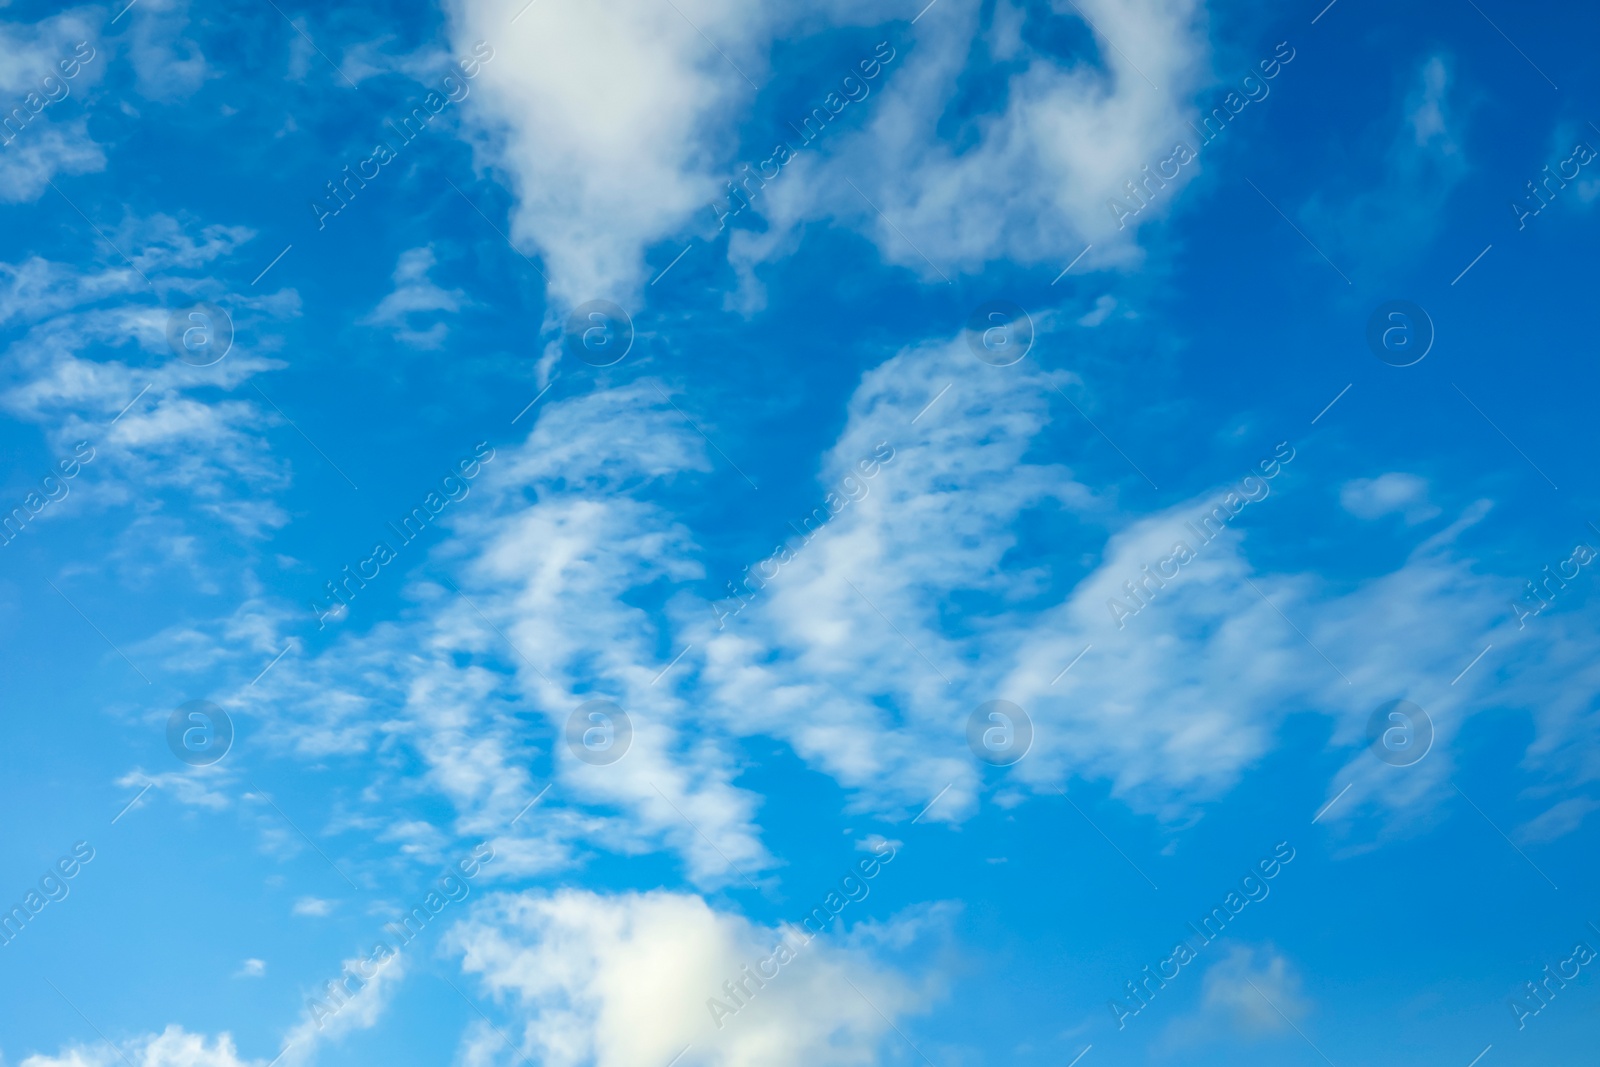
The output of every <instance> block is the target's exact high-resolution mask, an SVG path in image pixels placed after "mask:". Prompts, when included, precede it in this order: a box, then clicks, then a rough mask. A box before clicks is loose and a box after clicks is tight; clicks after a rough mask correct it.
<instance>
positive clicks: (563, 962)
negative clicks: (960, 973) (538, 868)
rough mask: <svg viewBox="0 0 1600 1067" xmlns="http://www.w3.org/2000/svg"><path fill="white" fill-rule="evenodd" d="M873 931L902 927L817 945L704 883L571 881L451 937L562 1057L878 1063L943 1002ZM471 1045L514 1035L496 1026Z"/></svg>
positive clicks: (780, 1064)
mask: <svg viewBox="0 0 1600 1067" xmlns="http://www.w3.org/2000/svg"><path fill="white" fill-rule="evenodd" d="M873 940H877V941H879V942H887V941H892V940H893V935H892V933H890V932H888V931H882V932H877V933H876V936H875V938H873V937H857V938H848V937H847V938H844V939H832V938H827V937H819V938H816V939H815V940H812V941H810V943H809V944H804V943H803V939H802V938H801V937H800V935H798V934H796V933H794V932H792V930H784V929H774V928H770V927H763V926H759V925H757V924H754V923H751V922H750V921H748V920H747V919H745V918H743V917H741V916H738V915H734V914H730V913H726V912H720V911H716V910H714V909H712V908H711V907H710V906H709V905H707V903H706V902H705V901H704V900H702V899H701V898H700V897H697V896H692V895H686V894H679V893H668V892H662V891H657V892H651V893H624V894H617V895H601V894H596V893H592V892H587V891H583V890H573V889H566V890H561V891H559V892H556V893H553V894H543V893H524V894H521V895H510V894H502V895H498V896H495V897H491V898H489V899H488V900H486V901H485V902H484V903H483V904H481V905H479V907H478V908H477V909H475V910H474V912H473V916H472V918H471V919H470V920H468V921H467V922H465V923H463V924H462V925H461V926H459V927H457V928H456V929H455V930H453V931H452V933H451V934H450V936H449V939H448V943H449V944H450V945H451V946H452V947H453V948H454V949H455V950H456V951H458V952H460V953H461V955H462V969H463V970H464V971H465V972H467V973H469V974H474V975H476V976H477V977H478V981H479V983H480V985H481V986H482V987H483V989H484V990H485V991H486V992H487V993H488V994H489V995H490V996H491V997H492V998H493V999H494V1000H495V1001H496V1002H498V1003H499V1004H500V1005H501V1006H502V1008H503V1010H504V1011H505V1013H506V1014H507V1015H509V1016H510V1017H511V1018H513V1019H514V1020H515V1023H514V1024H513V1025H512V1026H510V1027H509V1032H510V1034H511V1035H512V1036H513V1038H514V1040H516V1042H517V1044H518V1045H519V1051H521V1052H522V1053H523V1055H526V1056H529V1057H530V1058H531V1059H533V1060H534V1061H535V1062H539V1063H543V1064H546V1065H547V1067H578V1065H580V1064H593V1065H594V1067H625V1065H629V1064H637V1063H661V1064H666V1063H668V1062H671V1061H672V1060H673V1059H674V1058H675V1057H677V1056H678V1055H679V1054H680V1053H683V1058H682V1059H681V1060H679V1061H678V1062H679V1063H681V1064H687V1065H707V1067H755V1065H757V1064H759V1065H762V1067H787V1065H791V1064H792V1065H799V1064H809V1063H821V1062H825V1063H838V1064H869V1063H876V1062H879V1046H880V1044H881V1043H882V1042H883V1041H884V1040H886V1039H887V1040H895V1041H898V1040H899V1039H898V1038H897V1037H894V1036H893V1033H892V1031H891V1029H890V1027H891V1022H892V1021H893V1020H898V1019H903V1018H904V1017H905V1016H906V1015H908V1014H915V1013H917V1012H919V1011H921V1010H924V1009H926V1007H927V1006H928V1005H929V1002H930V1000H931V993H930V991H928V990H924V989H919V988H917V987H916V986H915V985H914V984H913V983H912V982H911V981H909V980H908V979H907V978H906V977H905V976H904V975H903V974H900V973H896V972H895V971H894V970H892V969H890V968H888V967H886V966H884V965H883V964H881V963H879V962H878V960H877V959H876V958H875V956H876V953H875V952H874V951H873V950H872V949H871V948H870V947H869V945H870V944H871V943H872V941H873ZM780 944H785V945H793V946H795V947H794V948H793V949H788V950H786V951H785V952H783V953H779V952H778V951H777V947H778V946H779V945H780ZM745 968H749V973H752V974H754V973H756V972H757V971H758V969H759V970H760V971H761V972H763V973H765V974H766V975H768V977H767V978H766V979H765V980H763V979H762V978H761V977H760V976H759V975H758V976H757V977H756V978H754V979H749V978H746V977H745V974H746V971H745ZM739 981H743V982H744V983H745V985H744V992H743V993H742V994H740V993H738V992H737V987H735V989H736V992H735V993H733V994H730V993H729V991H728V988H727V985H725V983H728V984H731V983H736V982H739ZM712 1001H715V1002H717V1004H719V1005H723V1006H726V1007H729V1008H733V1009H734V1010H733V1011H732V1013H731V1014H729V1013H727V1012H726V1011H724V1010H722V1009H721V1008H717V1009H715V1010H714V1009H713V1007H712V1006H709V1005H710V1002H712ZM880 1012H881V1013H882V1014H879V1013H880ZM468 1046H469V1053H470V1051H471V1050H472V1049H474V1048H477V1047H481V1048H483V1049H484V1050H485V1051H487V1050H489V1049H492V1048H497V1047H502V1048H503V1046H501V1045H500V1040H499V1038H498V1036H496V1035H493V1034H492V1033H490V1032H483V1033H479V1034H476V1035H471V1036H469V1038H468ZM685 1046H687V1051H686V1052H685V1051H684V1050H685Z"/></svg>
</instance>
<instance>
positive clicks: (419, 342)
mask: <svg viewBox="0 0 1600 1067" xmlns="http://www.w3.org/2000/svg"><path fill="white" fill-rule="evenodd" d="M435 262H436V261H435V259H434V255H433V249H432V247H430V246H426V245H425V246H423V247H421V248H412V249H409V250H407V251H405V252H402V253H400V259H399V261H398V262H397V263H396V264H395V268H394V291H393V292H391V293H390V294H389V295H388V296H386V297H384V298H383V299H382V300H381V301H379V303H378V306H377V307H375V308H373V309H372V311H371V313H370V314H368V315H367V316H366V317H365V318H363V319H361V320H360V322H361V325H363V326H381V327H385V328H387V329H389V330H390V331H391V332H392V333H393V334H394V336H395V339H396V340H398V341H400V342H401V343H402V344H408V345H411V346H412V347H414V348H438V347H439V346H440V345H441V344H443V343H444V339H445V337H446V335H447V334H448V333H449V329H448V327H446V326H445V324H444V323H443V322H442V321H438V320H435V321H434V322H433V323H432V324H431V325H429V326H428V327H427V328H426V329H417V328H414V326H413V322H414V321H415V319H414V318H413V317H414V316H425V315H427V314H428V313H430V312H434V313H437V312H442V311H449V312H455V311H460V310H461V306H462V304H463V303H464V302H465V300H466V294H465V293H463V292H462V291H461V290H459V289H441V288H439V287H438V286H437V285H435V284H434V283H433V279H431V278H429V277H428V271H430V270H431V269H433V266H434V264H435Z"/></svg>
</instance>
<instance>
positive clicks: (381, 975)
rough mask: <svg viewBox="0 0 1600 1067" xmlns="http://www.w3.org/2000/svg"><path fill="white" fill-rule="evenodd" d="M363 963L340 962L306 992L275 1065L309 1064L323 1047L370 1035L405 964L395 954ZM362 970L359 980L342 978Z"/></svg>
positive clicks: (360, 960) (359, 960) (361, 958)
mask: <svg viewBox="0 0 1600 1067" xmlns="http://www.w3.org/2000/svg"><path fill="white" fill-rule="evenodd" d="M366 964H367V957H366V956H352V957H351V958H350V959H347V960H344V961H342V964H341V966H340V968H339V970H338V971H337V972H336V973H335V974H334V975H333V976H332V978H330V980H329V981H328V983H327V984H326V987H325V988H323V989H312V990H310V991H309V992H308V993H307V997H306V1002H307V1010H306V1018H305V1019H304V1020H303V1021H302V1022H300V1023H299V1024H298V1025H297V1026H295V1027H294V1028H293V1029H291V1030H290V1031H289V1032H288V1033H287V1034H285V1035H284V1038H283V1044H284V1047H285V1049H286V1051H285V1052H284V1053H283V1059H282V1060H281V1061H280V1062H281V1063H283V1064H284V1065H285V1067H295V1065H298V1064H310V1063H313V1062H315V1061H316V1058H317V1053H318V1052H319V1051H320V1050H321V1048H322V1046H323V1045H324V1044H327V1043H334V1044H337V1043H338V1042H339V1041H340V1040H341V1039H342V1038H344V1037H345V1036H346V1035H348V1034H351V1033H353V1032H355V1031H357V1030H370V1029H372V1028H373V1027H374V1026H376V1025H377V1024H378V1020H379V1019H381V1018H382V1017H383V1013H384V1012H385V1011H386V1010H388V1007H389V1005H390V1004H391V1003H393V1001H394V997H395V991H396V989H398V988H399V986H400V985H401V983H402V982H404V981H405V976H406V970H407V967H408V963H407V958H406V955H405V953H403V952H396V953H392V954H391V955H389V956H387V957H385V958H384V959H382V960H381V961H378V962H377V963H376V966H375V967H367V966H366ZM365 970H370V971H371V975H370V977H367V978H366V980H365V981H362V980H361V979H360V978H356V979H354V980H352V979H351V978H350V977H348V976H350V975H362V974H363V973H364V971H365ZM335 986H337V989H335V988H334V987H335ZM352 986H353V987H354V990H353V991H352ZM335 992H337V993H338V995H337V996H336V995H334V994H335Z"/></svg>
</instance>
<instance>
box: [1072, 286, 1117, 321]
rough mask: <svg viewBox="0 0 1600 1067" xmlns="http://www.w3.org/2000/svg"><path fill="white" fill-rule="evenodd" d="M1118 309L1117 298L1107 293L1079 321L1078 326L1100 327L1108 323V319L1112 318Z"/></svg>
mask: <svg viewBox="0 0 1600 1067" xmlns="http://www.w3.org/2000/svg"><path fill="white" fill-rule="evenodd" d="M1116 308H1117V298H1116V297H1114V296H1112V295H1111V294H1110V293H1105V294H1103V295H1101V296H1100V297H1099V299H1097V300H1096V301H1095V302H1094V307H1093V308H1092V309H1090V311H1089V312H1088V313H1087V314H1085V315H1083V316H1082V317H1081V318H1079V319H1078V325H1079V326H1087V327H1090V328H1093V327H1095V326H1098V325H1100V324H1101V323H1102V322H1104V321H1106V319H1108V318H1110V317H1111V313H1112V312H1113V311H1115V310H1116Z"/></svg>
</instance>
